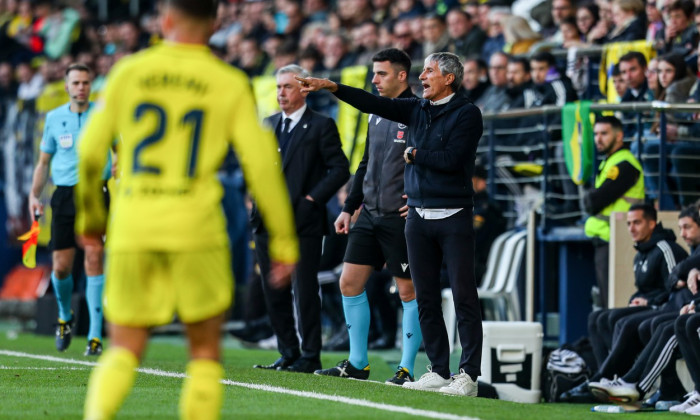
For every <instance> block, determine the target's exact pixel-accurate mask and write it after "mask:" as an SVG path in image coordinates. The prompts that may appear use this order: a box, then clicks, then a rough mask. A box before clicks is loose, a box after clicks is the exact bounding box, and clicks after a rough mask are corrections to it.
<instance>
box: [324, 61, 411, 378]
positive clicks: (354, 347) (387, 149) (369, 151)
mask: <svg viewBox="0 0 700 420" xmlns="http://www.w3.org/2000/svg"><path fill="white" fill-rule="evenodd" d="M372 61H373V62H374V64H373V71H374V77H373V78H372V83H373V84H374V85H375V86H376V88H377V90H378V91H379V94H380V95H381V96H383V97H386V98H415V96H414V95H413V93H411V88H410V87H409V86H408V72H409V71H410V69H411V59H410V57H409V56H408V54H406V53H405V52H404V51H402V50H399V49H396V48H389V49H386V50H382V51H379V52H378V53H377V54H375V55H374V56H373V57H372ZM407 140H408V130H407V127H406V126H405V125H404V124H401V123H397V122H394V121H390V120H388V119H386V118H382V117H379V116H376V115H370V116H369V118H368V128H367V142H366V144H365V153H364V156H363V157H362V161H361V162H360V165H359V167H358V168H357V171H356V172H355V178H354V180H353V183H352V187H351V189H350V193H349V194H348V197H347V198H346V199H345V205H344V207H343V211H342V212H341V213H340V215H339V216H338V218H337V220H336V221H335V231H336V233H338V234H349V237H348V245H347V249H346V251H345V258H344V260H343V272H342V274H341V275H340V292H341V293H342V295H343V311H344V313H345V323H346V326H347V329H348V337H349V340H350V356H349V357H348V359H346V360H343V361H341V362H340V363H338V365H337V366H334V367H332V368H330V369H324V370H317V371H316V372H315V373H316V374H317V375H325V376H337V377H341V378H353V379H367V378H369V374H370V369H369V360H368V356H367V335H368V332H369V323H370V307H369V302H368V300H367V293H366V292H365V284H366V283H367V280H368V278H369V276H370V275H371V273H372V271H373V270H375V269H376V270H381V269H382V267H383V266H384V264H385V263H386V266H387V269H388V271H389V272H390V273H391V275H392V276H394V278H395V279H396V285H397V288H398V290H399V297H400V298H401V303H402V306H403V322H402V336H403V346H402V349H403V355H402V357H401V362H400V363H399V366H398V368H397V371H396V374H395V375H394V376H393V377H392V378H390V379H389V380H388V381H387V382H388V383H390V384H394V385H399V386H400V385H403V383H404V382H406V381H409V382H412V381H413V367H414V362H415V359H416V354H417V353H418V349H419V347H420V343H421V340H422V335H421V330H420V325H419V321H418V304H417V302H416V294H415V291H414V288H413V282H412V281H411V272H410V269H409V263H408V251H407V250H406V237H405V235H404V229H405V226H406V220H405V216H406V212H407V210H408V208H407V207H406V199H405V198H404V197H405V196H404V191H403V190H404V188H403V171H404V166H405V163H404V160H403V152H404V149H405V148H406V141H407ZM360 207H362V210H361V211H360V214H359V216H358V218H357V222H356V223H355V225H354V226H353V227H352V229H350V220H351V218H352V215H353V214H354V213H355V211H357V210H358V209H359V208H360ZM392 341H393V338H392Z"/></svg>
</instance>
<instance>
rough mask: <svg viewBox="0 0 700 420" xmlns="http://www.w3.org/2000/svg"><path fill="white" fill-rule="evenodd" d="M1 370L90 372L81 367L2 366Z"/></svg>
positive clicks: (0, 366)
mask: <svg viewBox="0 0 700 420" xmlns="http://www.w3.org/2000/svg"><path fill="white" fill-rule="evenodd" d="M0 370H88V368H86V367H84V368H80V367H70V366H66V367H30V366H3V365H0Z"/></svg>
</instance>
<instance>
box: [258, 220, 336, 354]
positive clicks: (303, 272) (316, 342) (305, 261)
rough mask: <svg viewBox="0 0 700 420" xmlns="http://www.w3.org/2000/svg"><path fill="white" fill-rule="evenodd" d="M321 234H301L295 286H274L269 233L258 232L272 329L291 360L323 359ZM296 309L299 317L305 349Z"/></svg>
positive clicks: (279, 344) (282, 351) (264, 285)
mask: <svg viewBox="0 0 700 420" xmlns="http://www.w3.org/2000/svg"><path fill="white" fill-rule="evenodd" d="M322 240H323V238H322V237H321V236H318V237H316V236H312V237H303V236H302V237H299V262H298V263H297V268H296V270H295V271H294V274H293V275H292V285H291V287H286V288H284V289H273V288H271V287H270V286H269V284H268V282H267V278H268V275H269V273H270V257H269V254H268V242H269V238H268V235H267V234H266V233H265V234H256V235H255V252H256V254H257V257H258V263H259V264H260V271H261V272H262V273H264V274H263V282H262V283H263V291H264V293H265V303H266V305H267V313H268V314H269V316H270V323H271V324H272V329H273V331H274V332H275V334H276V335H277V348H278V350H279V352H280V354H281V355H282V356H284V357H287V358H289V359H296V358H298V357H299V356H300V355H301V357H303V358H305V359H309V360H313V361H319V362H320V357H321V295H320V287H319V285H318V267H319V263H320V261H321V244H322ZM292 292H293V295H292ZM294 308H296V313H297V316H298V331H299V335H300V336H301V352H300V351H299V338H298V337H297V326H295V322H294Z"/></svg>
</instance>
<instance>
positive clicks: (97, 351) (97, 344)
mask: <svg viewBox="0 0 700 420" xmlns="http://www.w3.org/2000/svg"><path fill="white" fill-rule="evenodd" d="M101 354H102V342H101V341H100V339H99V338H93V339H92V340H90V341H88V344H87V348H86V349H85V353H84V355H85V356H99V355H101Z"/></svg>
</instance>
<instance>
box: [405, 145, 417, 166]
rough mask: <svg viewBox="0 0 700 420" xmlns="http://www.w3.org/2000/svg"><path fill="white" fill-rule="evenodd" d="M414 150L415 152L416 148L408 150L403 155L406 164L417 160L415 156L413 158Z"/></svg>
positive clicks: (408, 148)
mask: <svg viewBox="0 0 700 420" xmlns="http://www.w3.org/2000/svg"><path fill="white" fill-rule="evenodd" d="M413 150H415V147H407V148H406V151H405V152H404V155H403V158H404V160H405V161H406V163H413V160H414V159H415V158H416V157H415V156H413Z"/></svg>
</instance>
